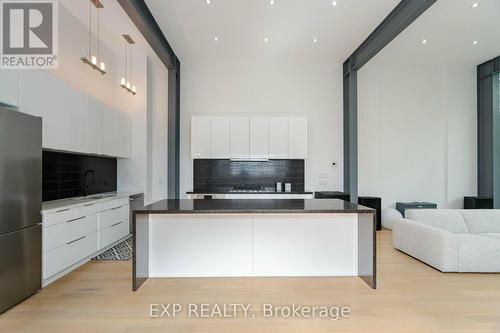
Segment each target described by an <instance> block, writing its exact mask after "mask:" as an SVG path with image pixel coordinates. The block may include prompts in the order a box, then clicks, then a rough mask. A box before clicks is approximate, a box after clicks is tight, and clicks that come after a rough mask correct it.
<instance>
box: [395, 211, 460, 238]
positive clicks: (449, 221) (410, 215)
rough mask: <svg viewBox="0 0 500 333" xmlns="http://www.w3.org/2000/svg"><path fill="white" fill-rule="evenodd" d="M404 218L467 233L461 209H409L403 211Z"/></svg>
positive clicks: (458, 232)
mask: <svg viewBox="0 0 500 333" xmlns="http://www.w3.org/2000/svg"><path fill="white" fill-rule="evenodd" d="M405 218H407V219H409V220H413V221H417V222H421V223H424V224H427V225H430V226H433V227H436V228H440V229H444V230H448V231H449V232H452V233H454V234H467V233H469V229H468V228H467V225H466V224H465V220H464V218H463V216H462V213H461V211H460V210H456V209H409V210H406V211H405Z"/></svg>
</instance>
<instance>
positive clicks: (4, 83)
mask: <svg viewBox="0 0 500 333" xmlns="http://www.w3.org/2000/svg"><path fill="white" fill-rule="evenodd" d="M2 103H3V104H8V105H15V106H17V105H19V70H18V69H0V104H2Z"/></svg>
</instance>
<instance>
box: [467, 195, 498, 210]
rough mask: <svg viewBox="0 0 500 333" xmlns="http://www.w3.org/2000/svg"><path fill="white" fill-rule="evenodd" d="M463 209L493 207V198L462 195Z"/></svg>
mask: <svg viewBox="0 0 500 333" xmlns="http://www.w3.org/2000/svg"><path fill="white" fill-rule="evenodd" d="M464 209H493V198H487V197H464Z"/></svg>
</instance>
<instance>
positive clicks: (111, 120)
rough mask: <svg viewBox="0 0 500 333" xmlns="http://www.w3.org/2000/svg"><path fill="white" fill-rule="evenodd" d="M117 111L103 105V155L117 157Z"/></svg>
mask: <svg viewBox="0 0 500 333" xmlns="http://www.w3.org/2000/svg"><path fill="white" fill-rule="evenodd" d="M115 112H116V111H115V110H113V109H112V108H110V107H108V106H106V105H103V107H102V113H101V125H102V128H101V154H103V155H107V156H116V150H117V149H116V140H115V119H116V116H115Z"/></svg>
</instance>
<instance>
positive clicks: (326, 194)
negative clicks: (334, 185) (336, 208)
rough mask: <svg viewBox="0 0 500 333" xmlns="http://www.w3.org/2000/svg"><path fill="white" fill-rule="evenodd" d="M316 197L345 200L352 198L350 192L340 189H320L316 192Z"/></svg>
mask: <svg viewBox="0 0 500 333" xmlns="http://www.w3.org/2000/svg"><path fill="white" fill-rule="evenodd" d="M314 198H315V199H340V200H344V201H349V200H351V196H350V194H349V193H345V192H339V191H318V192H314Z"/></svg>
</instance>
